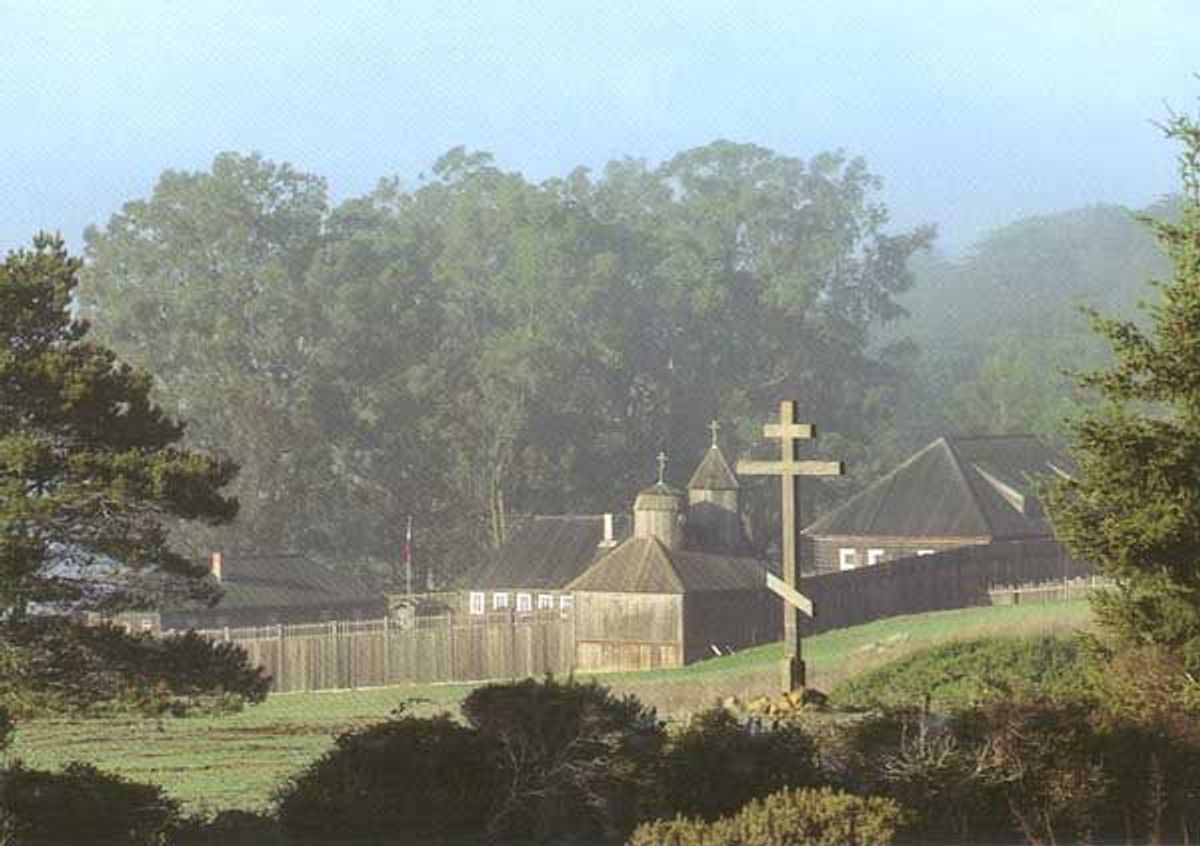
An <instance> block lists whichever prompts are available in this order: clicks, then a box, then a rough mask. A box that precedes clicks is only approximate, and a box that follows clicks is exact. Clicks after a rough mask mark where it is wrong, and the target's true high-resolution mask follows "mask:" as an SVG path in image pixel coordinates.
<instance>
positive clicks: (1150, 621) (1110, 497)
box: [1047, 116, 1200, 675]
mask: <svg viewBox="0 0 1200 846" xmlns="http://www.w3.org/2000/svg"><path fill="white" fill-rule="evenodd" d="M1165 130H1166V134H1167V136H1168V137H1169V138H1171V139H1173V140H1175V141H1177V142H1179V143H1180V144H1181V145H1182V148H1183V150H1182V153H1181V155H1180V167H1181V174H1182V181H1183V186H1182V188H1183V196H1182V201H1181V211H1180V216H1179V219H1178V220H1177V221H1170V220H1156V221H1150V225H1151V226H1152V227H1153V230H1154V232H1155V234H1156V235H1157V237H1158V239H1159V241H1160V242H1161V243H1162V245H1163V246H1164V248H1165V249H1166V251H1167V254H1168V256H1169V258H1170V261H1171V267H1172V277H1171V279H1170V280H1169V281H1167V282H1165V283H1162V284H1158V285H1157V286H1156V287H1157V290H1158V292H1159V295H1160V298H1161V299H1160V301H1159V302H1157V303H1155V304H1153V305H1151V306H1149V307H1148V318H1149V325H1148V327H1146V328H1142V327H1140V326H1138V325H1137V324H1135V323H1133V322H1130V321H1125V320H1116V319H1111V318H1103V317H1100V316H1098V315H1097V316H1094V320H1093V323H1094V327H1095V329H1096V331H1097V332H1098V333H1099V334H1100V335H1101V336H1102V337H1103V338H1104V339H1106V340H1107V341H1108V342H1109V343H1110V344H1111V345H1112V349H1113V354H1114V357H1115V361H1114V363H1113V365H1112V366H1111V367H1110V368H1108V369H1105V370H1100V371H1096V372H1092V373H1089V374H1086V375H1084V376H1083V377H1082V383H1083V384H1084V385H1085V386H1087V387H1089V388H1093V389H1096V390H1097V391H1098V393H1099V395H1100V397H1101V399H1102V401H1103V404H1102V405H1101V406H1100V407H1099V408H1098V409H1096V410H1095V411H1093V412H1091V413H1088V414H1086V415H1084V416H1082V417H1080V418H1079V419H1077V420H1076V421H1075V422H1074V423H1073V426H1072V431H1073V435H1074V440H1075V442H1076V443H1075V449H1074V456H1075V458H1076V461H1077V463H1078V464H1079V470H1080V472H1079V475H1078V477H1077V478H1076V479H1074V480H1063V481H1062V482H1060V483H1059V484H1058V485H1057V486H1056V488H1055V490H1054V491H1052V492H1051V496H1050V497H1048V500H1047V507H1048V509H1049V511H1050V513H1051V515H1052V517H1053V520H1054V525H1055V529H1056V531H1057V533H1058V535H1059V537H1060V538H1061V539H1062V540H1063V541H1064V542H1065V543H1066V544H1067V546H1068V547H1069V548H1070V549H1071V551H1072V553H1073V554H1074V555H1075V556H1077V557H1078V558H1080V559H1082V560H1086V561H1091V562H1094V563H1095V564H1096V566H1097V567H1098V568H1099V570H1100V571H1101V572H1102V573H1103V574H1104V575H1106V576H1109V577H1110V578H1112V579H1113V580H1114V581H1115V587H1114V588H1113V589H1112V590H1110V591H1104V592H1099V593H1097V594H1096V596H1095V598H1094V600H1093V606H1094V609H1095V614H1096V618H1097V622H1098V623H1099V625H1100V627H1101V629H1102V631H1103V632H1104V633H1105V634H1106V635H1107V636H1108V640H1109V643H1110V645H1112V646H1113V647H1115V648H1120V647H1122V646H1131V645H1139V644H1158V645H1162V646H1166V647H1169V648H1170V649H1172V650H1176V651H1177V652H1178V654H1179V655H1180V656H1181V657H1182V659H1183V663H1184V666H1185V668H1186V669H1187V671H1188V672H1190V673H1191V674H1193V675H1195V674H1196V673H1198V672H1200V125H1197V123H1196V122H1195V121H1193V120H1191V119H1190V118H1187V117H1184V116H1176V117H1173V118H1172V119H1171V120H1170V122H1169V123H1168V124H1167V125H1166V127H1165Z"/></svg>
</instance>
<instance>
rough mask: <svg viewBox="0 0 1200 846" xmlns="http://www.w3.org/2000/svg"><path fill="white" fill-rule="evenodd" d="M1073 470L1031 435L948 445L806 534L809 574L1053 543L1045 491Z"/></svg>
mask: <svg viewBox="0 0 1200 846" xmlns="http://www.w3.org/2000/svg"><path fill="white" fill-rule="evenodd" d="M1073 472H1074V465H1073V464H1072V463H1071V462H1070V460H1069V459H1067V458H1066V457H1065V456H1063V455H1061V454H1059V453H1057V452H1055V451H1054V450H1051V449H1050V448H1049V447H1047V446H1046V445H1044V444H1043V443H1041V442H1040V441H1039V440H1038V439H1037V438H1034V437H1032V436H1030V435H997V436H981V437H941V438H938V439H937V440H935V441H934V442H933V443H931V444H929V445H928V446H926V447H925V448H924V449H922V450H920V451H919V452H917V453H916V454H915V455H913V456H912V457H911V458H909V459H908V460H906V461H905V462H904V463H902V464H901V465H900V466H898V467H897V468H896V469H895V470H893V471H891V472H890V473H888V474H887V475H886V476H883V477H882V478H880V479H878V480H877V481H875V482H873V483H872V484H871V485H869V486H868V487H867V488H865V489H864V490H863V491H861V492H860V493H858V494H857V495H855V496H853V497H851V498H850V499H849V500H847V501H846V502H845V503H843V504H842V505H841V506H840V507H838V508H836V509H834V510H833V511H831V512H829V513H828V514H825V515H824V516H822V517H821V518H820V519H818V520H816V521H815V522H813V523H812V524H811V525H809V526H808V527H807V528H806V529H805V530H804V537H805V540H806V545H805V553H806V554H805V558H806V559H807V560H806V564H807V569H809V570H810V571H811V570H815V571H816V572H832V571H838V570H852V569H855V568H857V567H862V566H869V565H872V564H879V563H882V562H884V561H889V560H895V559H898V558H908V557H912V556H920V555H930V554H932V553H935V552H943V551H945V550H949V549H956V548H959V547H963V546H973V545H980V544H990V543H994V542H999V541H1016V540H1041V539H1050V538H1053V536H1054V533H1053V531H1052V530H1051V527H1050V524H1049V522H1048V521H1047V519H1046V515H1045V513H1044V512H1043V510H1042V506H1041V503H1040V502H1039V501H1038V498H1037V495H1036V486H1037V484H1038V483H1039V481H1042V480H1046V479H1048V478H1052V477H1054V476H1055V475H1061V476H1069V475H1070V474H1072V473H1073Z"/></svg>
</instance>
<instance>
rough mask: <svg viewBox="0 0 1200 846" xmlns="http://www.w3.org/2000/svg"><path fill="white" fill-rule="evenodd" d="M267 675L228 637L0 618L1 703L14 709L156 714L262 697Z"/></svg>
mask: <svg viewBox="0 0 1200 846" xmlns="http://www.w3.org/2000/svg"><path fill="white" fill-rule="evenodd" d="M269 686H270V679H268V678H267V676H266V675H264V673H263V671H262V668H261V667H253V666H250V665H249V664H248V661H247V657H246V653H245V650H243V649H242V648H241V647H240V646H238V645H237V644H235V643H222V642H215V641H211V640H208V639H207V638H204V637H201V636H199V635H197V634H194V633H191V632H188V633H187V634H183V635H174V636H171V637H166V638H160V637H156V636H154V635H151V634H149V633H145V634H128V633H126V632H125V631H124V630H123V629H120V628H117V627H114V626H80V625H76V624H74V623H72V622H70V621H68V620H64V619H61V618H51V617H46V618H36V619H29V620H25V621H22V622H21V623H19V624H18V623H0V703H3V704H4V705H6V706H8V707H9V709H10V711H11V712H12V714H13V716H15V717H18V718H28V717H37V716H52V715H64V714H69V715H74V716H81V715H86V714H96V713H100V712H111V711H114V710H117V711H128V710H132V711H134V712H138V713H143V714H148V715H153V716H160V715H163V714H166V713H170V714H172V715H176V716H179V715H183V714H185V713H188V712H191V711H196V710H203V711H222V710H229V709H236V708H240V707H241V705H242V704H243V703H245V702H262V701H263V700H264V699H265V698H266V695H267V690H268V688H269Z"/></svg>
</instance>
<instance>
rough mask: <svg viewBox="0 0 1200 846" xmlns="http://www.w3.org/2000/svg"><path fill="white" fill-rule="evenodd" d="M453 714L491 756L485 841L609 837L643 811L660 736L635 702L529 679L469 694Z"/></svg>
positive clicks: (594, 687)
mask: <svg viewBox="0 0 1200 846" xmlns="http://www.w3.org/2000/svg"><path fill="white" fill-rule="evenodd" d="M462 711H463V716H464V717H465V718H466V720H467V722H468V723H469V724H470V725H471V726H472V727H474V728H475V729H476V730H477V731H478V732H479V734H480V736H481V737H483V738H484V739H486V740H487V741H488V742H489V743H490V744H492V745H493V747H494V748H495V749H496V750H497V753H498V758H497V767H498V775H499V781H500V783H501V784H502V785H503V789H502V790H501V792H500V795H499V797H498V803H497V805H496V807H495V808H494V809H493V813H492V815H491V817H490V819H489V823H488V830H489V832H490V833H491V834H493V835H518V836H522V837H525V838H528V839H545V838H552V837H558V836H593V835H603V836H607V837H615V836H618V835H624V834H627V833H628V832H629V831H630V830H631V829H632V828H633V827H634V826H635V825H636V824H637V822H638V821H639V820H640V819H644V818H645V817H646V816H647V815H648V813H649V812H650V810H651V808H652V804H653V799H654V795H655V791H654V776H655V765H656V763H657V758H658V753H659V751H660V749H661V747H662V740H663V729H662V725H661V724H660V723H659V721H658V719H657V718H656V716H655V714H654V712H653V711H651V710H648V709H646V708H645V707H644V706H643V705H642V704H641V703H640V702H639V701H638V700H637V699H636V698H634V697H632V696H627V697H617V696H614V695H613V694H612V693H611V692H610V691H609V690H608V689H607V688H604V687H601V686H600V685H598V684H596V683H594V682H592V683H588V684H580V683H578V682H576V681H574V680H568V681H566V682H558V681H555V680H554V679H547V680H546V681H544V682H538V681H534V680H532V679H530V680H527V681H523V682H517V683H512V684H492V685H486V686H484V687H480V688H476V689H475V690H474V691H472V692H471V694H470V695H469V696H467V698H466V700H464V702H463V704H462Z"/></svg>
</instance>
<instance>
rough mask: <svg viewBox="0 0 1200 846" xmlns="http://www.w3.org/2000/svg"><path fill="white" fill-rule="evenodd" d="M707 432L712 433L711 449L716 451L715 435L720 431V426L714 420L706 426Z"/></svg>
mask: <svg viewBox="0 0 1200 846" xmlns="http://www.w3.org/2000/svg"><path fill="white" fill-rule="evenodd" d="M708 431H709V432H711V433H712V448H713V449H716V448H717V433H718V432H720V431H721V424H720V423H719V422H718V421H717V420H716V419H715V418H714V419H713V421H712V422H711V423H709V424H708Z"/></svg>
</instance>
